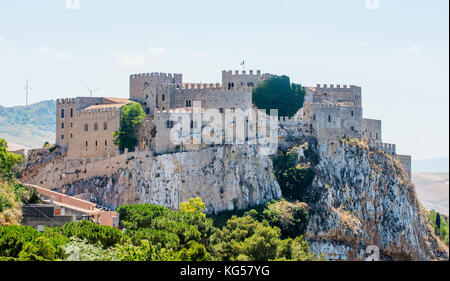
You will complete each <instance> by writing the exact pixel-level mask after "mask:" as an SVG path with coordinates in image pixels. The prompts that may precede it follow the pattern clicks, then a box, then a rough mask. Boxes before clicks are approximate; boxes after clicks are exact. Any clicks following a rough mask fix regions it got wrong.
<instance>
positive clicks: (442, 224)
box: [428, 210, 449, 246]
mask: <svg viewBox="0 0 450 281" xmlns="http://www.w3.org/2000/svg"><path fill="white" fill-rule="evenodd" d="M428 220H429V222H430V224H431V226H432V227H433V229H434V233H435V234H436V235H437V236H438V237H439V238H440V239H441V240H442V242H444V243H445V244H446V245H447V246H448V235H449V233H448V231H449V227H448V216H444V215H442V214H440V213H439V212H436V211H434V210H431V211H429V212H428Z"/></svg>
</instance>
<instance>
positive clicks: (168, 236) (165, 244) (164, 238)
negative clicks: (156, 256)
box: [125, 228, 180, 249]
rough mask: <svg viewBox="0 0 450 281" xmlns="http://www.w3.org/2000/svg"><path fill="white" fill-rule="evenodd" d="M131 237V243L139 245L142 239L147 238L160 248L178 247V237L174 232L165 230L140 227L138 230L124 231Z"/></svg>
mask: <svg viewBox="0 0 450 281" xmlns="http://www.w3.org/2000/svg"><path fill="white" fill-rule="evenodd" d="M125 234H126V235H127V236H129V237H130V238H131V241H132V243H133V245H136V246H139V245H141V242H142V240H147V241H149V242H150V244H152V245H158V246H159V247H161V248H174V249H176V248H178V246H179V245H180V238H178V236H177V235H176V234H174V233H170V232H167V231H165V230H155V229H151V228H141V229H139V230H127V231H126V232H125Z"/></svg>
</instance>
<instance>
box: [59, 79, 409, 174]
mask: <svg viewBox="0 0 450 281" xmlns="http://www.w3.org/2000/svg"><path fill="white" fill-rule="evenodd" d="M271 76H272V75H271V74H268V73H266V74H262V73H261V71H259V70H258V71H256V72H254V71H252V70H250V71H249V72H246V71H234V72H232V71H222V83H208V84H201V83H184V82H183V76H182V74H167V73H144V74H133V75H131V76H130V82H129V83H130V93H129V99H120V98H101V97H78V98H73V99H59V100H57V111H56V112H57V118H56V120H57V121H56V122H57V124H56V128H57V130H56V144H57V145H58V146H60V147H62V148H65V149H66V151H67V157H68V159H72V160H73V159H81V160H82V159H88V158H102V157H103V158H105V157H112V156H115V155H117V154H119V151H118V148H117V146H116V145H114V143H113V136H112V133H113V132H114V131H117V130H118V129H119V126H120V112H121V108H122V107H123V106H124V105H126V104H130V103H131V102H138V103H140V104H141V106H142V108H143V109H144V111H145V113H146V116H147V117H146V119H145V120H144V123H143V125H142V126H141V127H140V128H139V131H138V136H139V138H138V139H139V144H138V147H136V150H139V151H145V150H150V151H153V152H154V153H156V154H163V153H167V152H173V151H176V150H193V149H199V148H201V147H202V145H200V144H196V143H195V141H194V139H195V138H196V137H197V138H200V139H205V138H207V135H209V134H205V133H204V129H205V128H208V126H211V123H210V122H206V121H204V120H199V121H197V120H194V119H195V118H192V119H191V120H192V121H190V123H188V124H181V125H180V124H178V127H177V128H176V129H174V126H176V125H177V122H176V121H174V120H173V116H174V114H177V113H188V114H193V113H194V110H195V108H200V109H201V113H202V114H207V112H208V109H217V110H218V111H219V112H220V113H221V114H222V113H224V112H227V113H234V112H235V111H239V112H240V111H246V110H250V109H252V108H253V107H254V106H253V105H252V89H253V88H254V87H255V86H257V85H258V84H260V83H261V82H262V81H264V80H265V79H268V78H270V77H271ZM305 89H306V95H305V103H304V106H303V107H302V109H300V110H299V112H297V114H296V115H295V116H294V117H292V118H286V117H281V118H280V121H279V126H280V128H290V131H292V130H294V131H295V130H297V132H298V131H299V130H300V128H309V129H308V130H303V131H302V134H309V135H311V136H314V137H316V138H317V139H318V141H319V142H324V141H329V142H334V141H336V140H337V139H338V138H339V137H341V136H348V137H354V138H358V139H366V140H367V141H368V144H369V145H370V146H371V147H374V148H378V149H381V150H383V151H384V152H386V153H388V154H390V155H392V156H394V157H395V158H397V159H398V160H399V161H400V163H401V164H402V165H403V167H404V169H405V171H406V172H407V173H408V174H409V176H410V175H411V157H410V156H407V155H397V153H396V146H395V144H387V143H383V142H382V135H381V120H374V119H367V118H363V112H362V106H361V87H358V86H354V85H350V86H347V85H342V86H341V85H332V84H331V85H327V84H324V85H320V84H318V85H317V86H316V87H306V88H305ZM194 104H195V106H194ZM225 117H226V115H225ZM238 119H239V118H236V119H232V120H226V118H225V119H222V121H223V122H222V123H223V124H222V128H223V131H231V132H234V131H237V130H236V127H238V126H242V127H243V128H245V130H244V131H245V132H247V131H248V130H250V128H251V127H252V125H253V123H252V120H248V119H247V117H246V120H245V121H244V120H240V121H239V120H238ZM256 126H258V125H256ZM264 126H265V125H264ZM259 129H260V128H258V130H259ZM213 130H214V129H212V131H213ZM212 131H211V132H212ZM173 133H177V134H179V135H180V136H183V137H184V138H185V139H188V141H187V142H184V143H183V145H182V146H181V147H180V144H175V143H173V142H171V137H170V135H171V134H173ZM234 136H235V137H236V138H237V139H238V140H240V141H243V142H244V141H249V140H250V138H249V136H248V135H247V133H245V134H244V135H239V133H235V134H234Z"/></svg>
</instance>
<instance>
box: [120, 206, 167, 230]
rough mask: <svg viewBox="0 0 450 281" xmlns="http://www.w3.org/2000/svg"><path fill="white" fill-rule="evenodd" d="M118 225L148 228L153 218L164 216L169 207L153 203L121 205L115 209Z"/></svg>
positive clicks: (131, 227)
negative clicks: (118, 218) (117, 214)
mask: <svg viewBox="0 0 450 281" xmlns="http://www.w3.org/2000/svg"><path fill="white" fill-rule="evenodd" d="M117 212H118V213H119V216H120V226H121V227H123V228H127V229H139V228H149V227H150V226H151V222H152V220H153V219H154V218H156V217H160V216H165V215H166V214H167V213H169V212H170V209H169V208H166V207H162V206H158V205H153V204H143V205H122V206H120V207H119V208H118V209H117Z"/></svg>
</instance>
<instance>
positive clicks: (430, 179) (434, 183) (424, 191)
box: [412, 171, 449, 215]
mask: <svg viewBox="0 0 450 281" xmlns="http://www.w3.org/2000/svg"><path fill="white" fill-rule="evenodd" d="M412 181H413V182H414V185H415V186H416V193H417V197H418V198H419V200H420V202H422V205H423V206H424V207H425V209H427V210H436V211H438V212H440V213H444V214H446V215H448V211H449V189H448V187H449V184H448V183H449V180H448V173H421V172H414V171H413V172H412Z"/></svg>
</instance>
